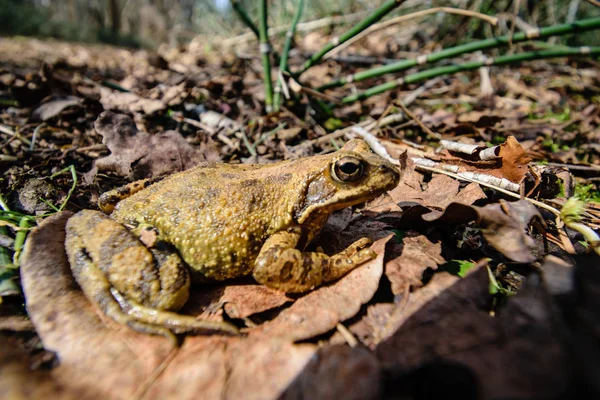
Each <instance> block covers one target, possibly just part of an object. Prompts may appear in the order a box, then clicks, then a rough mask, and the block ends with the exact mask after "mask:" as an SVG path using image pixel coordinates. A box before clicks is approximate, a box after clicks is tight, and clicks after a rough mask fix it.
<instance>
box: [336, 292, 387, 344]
mask: <svg viewBox="0 0 600 400" xmlns="http://www.w3.org/2000/svg"><path fill="white" fill-rule="evenodd" d="M396 307H398V305H396V304H394V303H376V304H371V305H370V306H368V307H367V313H366V315H365V316H363V317H362V318H361V319H360V321H358V322H356V323H354V324H352V325H350V326H349V327H348V329H349V330H350V332H351V333H352V334H353V335H354V336H356V338H357V339H358V340H359V341H360V342H361V343H362V344H363V345H364V346H366V347H368V348H369V349H371V350H373V349H375V347H376V346H377V344H379V342H381V341H382V340H383V339H385V337H384V336H383V333H384V332H385V330H386V329H385V328H386V326H387V323H388V319H389V318H390V316H391V315H392V312H393V311H394V310H395V309H396ZM329 343H331V344H342V343H346V339H345V338H344V336H342V335H341V334H340V333H339V332H336V333H335V334H334V335H333V336H332V337H331V339H330V341H329Z"/></svg>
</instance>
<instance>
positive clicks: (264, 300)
mask: <svg viewBox="0 0 600 400" xmlns="http://www.w3.org/2000/svg"><path fill="white" fill-rule="evenodd" d="M293 301H294V299H292V298H290V297H288V296H286V295H285V293H284V292H281V291H279V290H275V289H271V288H269V287H266V286H263V285H233V286H227V287H226V288H225V290H224V292H223V295H222V296H221V299H220V302H222V303H224V304H225V312H226V313H227V314H228V315H229V316H230V317H232V318H246V317H248V316H250V315H253V314H257V313H260V312H263V311H267V310H271V309H273V308H277V307H280V306H282V305H284V304H285V303H291V302H293Z"/></svg>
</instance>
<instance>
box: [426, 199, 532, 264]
mask: <svg viewBox="0 0 600 400" xmlns="http://www.w3.org/2000/svg"><path fill="white" fill-rule="evenodd" d="M421 218H422V219H423V220H425V221H427V222H436V223H438V224H439V223H444V224H459V223H466V222H469V221H473V220H475V221H476V222H477V224H478V225H479V227H480V228H481V231H482V234H483V236H484V237H485V239H486V240H487V241H488V242H489V243H490V244H491V245H492V246H493V247H494V248H495V249H496V250H498V251H500V252H501V253H502V254H504V255H505V256H506V257H508V258H510V259H511V260H513V261H516V262H520V263H530V262H533V261H535V260H536V259H537V256H536V254H534V250H535V242H534V240H533V239H532V238H531V237H530V236H529V235H527V233H526V229H527V227H528V225H529V224H530V223H531V221H532V220H536V221H538V222H540V223H542V222H543V219H542V217H541V215H540V213H539V211H538V210H537V208H535V206H534V205H533V204H531V203H530V202H528V201H527V200H518V201H514V202H507V201H503V200H501V202H500V203H494V204H488V205H487V206H485V207H476V206H467V205H464V204H459V203H453V204H451V205H449V206H448V207H447V208H446V210H445V211H444V212H443V213H440V212H436V211H433V212H430V213H429V214H424V215H422V216H421Z"/></svg>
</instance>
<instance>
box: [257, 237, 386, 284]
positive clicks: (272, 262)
mask: <svg viewBox="0 0 600 400" xmlns="http://www.w3.org/2000/svg"><path fill="white" fill-rule="evenodd" d="M300 238H301V232H299V231H293V230H289V231H284V232H278V233H276V234H274V235H272V236H271V237H270V238H269V239H268V240H267V241H266V242H265V244H264V245H263V247H262V249H261V251H260V253H259V255H258V257H257V258H256V261H255V263H254V272H253V275H254V279H256V280H257V281H258V282H260V283H262V284H264V285H267V286H270V287H273V288H275V289H279V290H283V291H285V292H288V293H299V292H305V291H307V290H310V289H312V288H314V287H317V286H319V285H321V284H323V283H325V282H330V281H333V280H336V279H339V278H341V277H342V276H344V275H345V274H347V273H348V272H349V271H351V270H352V269H354V268H356V267H357V266H359V265H360V264H363V263H364V262H366V261H369V260H371V259H372V258H374V257H375V253H374V252H373V250H371V249H370V248H365V247H366V246H367V245H369V244H370V243H371V240H370V239H367V238H363V239H360V240H358V241H356V242H355V243H353V244H352V245H351V246H349V247H348V248H347V249H346V250H344V251H342V252H340V253H338V254H336V255H334V256H332V257H329V256H327V255H326V254H323V253H310V252H301V251H300V250H298V249H296V248H295V246H296V245H297V244H298V242H299V240H300Z"/></svg>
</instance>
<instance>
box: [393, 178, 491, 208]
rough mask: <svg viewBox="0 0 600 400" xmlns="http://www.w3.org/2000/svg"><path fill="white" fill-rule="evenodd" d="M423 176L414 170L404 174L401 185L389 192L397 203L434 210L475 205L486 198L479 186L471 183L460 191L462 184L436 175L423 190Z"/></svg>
mask: <svg viewBox="0 0 600 400" xmlns="http://www.w3.org/2000/svg"><path fill="white" fill-rule="evenodd" d="M421 179H422V175H421V174H419V173H417V172H415V171H414V170H413V171H411V172H408V173H406V174H404V177H403V179H402V181H401V182H400V184H399V185H398V186H396V188H394V189H393V190H392V191H390V192H388V194H389V195H390V196H391V198H392V199H393V200H394V202H396V203H404V202H416V203H419V204H422V205H423V206H426V207H430V208H433V209H439V210H443V209H445V208H446V207H447V206H448V205H449V204H450V203H455V202H456V203H465V204H473V203H474V202H475V201H477V200H479V199H484V198H486V196H485V194H484V193H483V191H482V190H481V188H480V187H479V185H478V184H476V183H470V184H469V185H467V186H466V187H465V188H463V189H462V190H460V182H458V181H457V180H455V179H452V178H450V177H449V176H446V175H434V176H433V178H431V181H429V182H428V183H427V188H426V189H425V190H422V189H421V185H423V182H422V181H421Z"/></svg>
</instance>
